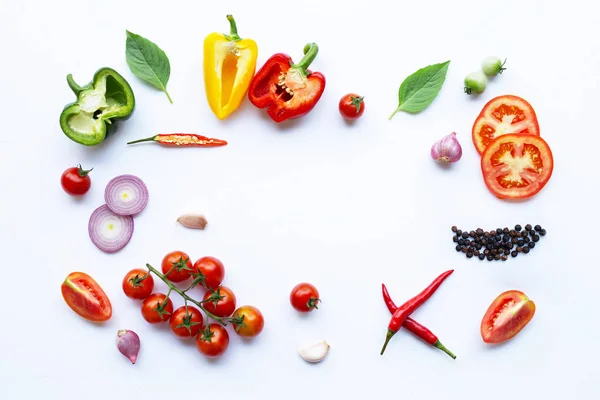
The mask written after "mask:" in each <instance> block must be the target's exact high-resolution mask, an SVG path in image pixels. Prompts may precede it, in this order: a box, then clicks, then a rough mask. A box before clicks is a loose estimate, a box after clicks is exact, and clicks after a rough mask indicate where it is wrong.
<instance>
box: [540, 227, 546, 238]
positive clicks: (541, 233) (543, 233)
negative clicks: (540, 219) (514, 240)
mask: <svg viewBox="0 0 600 400" xmlns="http://www.w3.org/2000/svg"><path fill="white" fill-rule="evenodd" d="M540 236H546V230H545V229H544V228H542V230H540Z"/></svg>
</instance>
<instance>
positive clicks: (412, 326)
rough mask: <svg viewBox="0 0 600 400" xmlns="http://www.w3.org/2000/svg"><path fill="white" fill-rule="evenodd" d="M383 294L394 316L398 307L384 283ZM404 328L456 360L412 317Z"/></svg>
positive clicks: (407, 319)
mask: <svg viewBox="0 0 600 400" xmlns="http://www.w3.org/2000/svg"><path fill="white" fill-rule="evenodd" d="M381 292H382V293H383V300H384V301H385V305H386V306H387V308H388V310H390V312H391V313H392V314H394V313H395V312H396V310H397V309H398V307H396V304H394V300H392V298H391V297H390V294H389V293H388V290H387V288H386V287H385V285H384V284H383V283H382V284H381ZM402 326H403V327H405V328H406V329H407V330H408V331H409V332H412V333H413V334H415V335H416V336H417V337H419V338H421V339H423V340H424V341H425V342H427V343H429V344H430V345H432V346H433V347H435V348H438V349H440V350H442V351H443V352H444V353H446V354H448V355H449V356H450V357H452V358H453V359H456V356H455V355H454V354H453V353H452V352H451V351H450V350H448V349H447V348H446V346H444V345H443V344H442V343H441V342H440V340H439V339H438V338H437V336H435V335H434V334H433V332H431V331H430V330H429V329H427V328H426V327H424V326H423V325H421V324H420V323H418V322H417V321H415V320H414V319H412V318H411V317H407V318H406V320H405V321H404V323H403V324H402Z"/></svg>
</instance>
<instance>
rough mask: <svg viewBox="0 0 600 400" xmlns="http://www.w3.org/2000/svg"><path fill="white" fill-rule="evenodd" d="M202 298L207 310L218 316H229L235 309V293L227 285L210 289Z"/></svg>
mask: <svg viewBox="0 0 600 400" xmlns="http://www.w3.org/2000/svg"><path fill="white" fill-rule="evenodd" d="M202 300H203V303H202V304H203V305H204V308H206V311H208V312H209V313H211V314H214V315H216V316H217V317H229V316H230V315H231V314H233V312H234V311H235V303H236V298H235V294H234V293H233V291H232V290H231V289H229V288H228V287H227V286H220V287H219V288H217V290H214V289H211V290H209V291H208V292H206V293H205V294H204V298H203V299H202ZM215 302H216V304H215Z"/></svg>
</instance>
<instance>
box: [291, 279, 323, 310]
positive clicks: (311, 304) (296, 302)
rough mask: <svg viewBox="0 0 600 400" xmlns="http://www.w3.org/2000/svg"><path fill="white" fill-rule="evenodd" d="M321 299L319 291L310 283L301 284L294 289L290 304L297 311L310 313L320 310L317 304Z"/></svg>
mask: <svg viewBox="0 0 600 400" xmlns="http://www.w3.org/2000/svg"><path fill="white" fill-rule="evenodd" d="M320 301H321V299H319V291H318V290H317V288H316V287H314V285H312V284H310V283H306V282H303V283H299V284H297V285H296V286H294V288H293V289H292V292H291V293H290V303H291V304H292V307H294V308H295V309H296V310H297V311H300V312H310V311H312V310H313V309H318V308H319V307H317V304H318V303H319V302H320Z"/></svg>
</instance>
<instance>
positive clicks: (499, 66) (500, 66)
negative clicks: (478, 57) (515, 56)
mask: <svg viewBox="0 0 600 400" xmlns="http://www.w3.org/2000/svg"><path fill="white" fill-rule="evenodd" d="M504 64H506V59H504V62H502V61H501V60H500V59H499V58H498V57H487V58H486V59H485V60H483V62H482V63H481V69H482V71H483V73H484V74H486V75H487V76H496V75H498V74H501V73H502V71H504V70H505V69H506V68H504Z"/></svg>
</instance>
